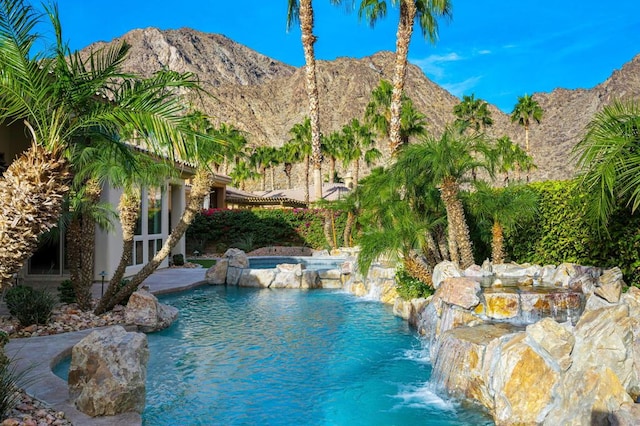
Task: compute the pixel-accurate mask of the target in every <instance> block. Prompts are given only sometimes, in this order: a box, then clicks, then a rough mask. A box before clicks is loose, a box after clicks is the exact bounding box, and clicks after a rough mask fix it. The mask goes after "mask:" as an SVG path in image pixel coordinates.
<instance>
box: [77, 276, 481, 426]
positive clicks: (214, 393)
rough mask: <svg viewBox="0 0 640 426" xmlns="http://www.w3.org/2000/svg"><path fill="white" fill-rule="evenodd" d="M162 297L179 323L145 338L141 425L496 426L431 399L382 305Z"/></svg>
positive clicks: (410, 342) (407, 339)
mask: <svg viewBox="0 0 640 426" xmlns="http://www.w3.org/2000/svg"><path fill="white" fill-rule="evenodd" d="M160 299H161V301H162V302H163V303H167V304H170V305H173V306H176V307H177V308H178V309H180V317H179V319H178V321H177V322H176V323H175V324H174V325H173V326H171V327H170V328H169V329H166V330H163V331H161V332H157V333H152V334H149V335H148V338H149V349H150V353H151V356H150V359H149V365H148V375H147V376H148V377H147V405H146V410H145V412H144V413H143V424H144V425H148V426H156V425H337V426H341V425H345V426H351V425H409V426H410V425H448V426H451V425H474V426H475V425H488V424H493V423H492V422H491V420H490V419H489V418H488V417H487V416H486V415H484V414H482V413H481V412H480V411H476V410H474V409H472V408H466V409H465V408H463V407H461V405H460V404H458V403H454V402H452V401H450V400H447V399H443V398H441V397H440V396H438V395H437V394H436V393H435V392H433V391H432V387H431V385H430V384H429V383H428V380H429V376H430V374H431V365H430V364H429V363H428V362H427V361H426V355H427V354H426V351H425V350H424V349H423V347H422V344H421V341H420V340H419V338H418V336H417V335H416V334H415V332H413V331H412V330H411V329H410V328H409V327H408V326H407V324H406V322H404V321H402V320H401V319H399V318H396V317H394V316H393V315H392V313H391V310H390V308H389V307H387V306H385V305H383V304H381V303H378V302H370V301H363V300H362V299H358V298H356V297H354V296H352V295H349V294H346V293H343V292H339V291H331V290H318V291H298V290H269V289H248V288H238V287H223V286H215V287H214V286H205V287H200V288H197V289H195V290H191V291H189V292H183V293H178V294H174V295H167V296H162V297H161V298H160ZM67 369H68V366H67Z"/></svg>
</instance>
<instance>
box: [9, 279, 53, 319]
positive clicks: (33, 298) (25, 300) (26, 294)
mask: <svg viewBox="0 0 640 426" xmlns="http://www.w3.org/2000/svg"><path fill="white" fill-rule="evenodd" d="M5 299H6V303H7V309H9V313H10V314H11V315H13V316H14V317H16V318H17V319H18V321H19V322H20V324H21V325H23V326H28V325H32V324H46V323H47V322H49V319H51V313H52V312H53V308H54V307H55V305H56V300H55V298H54V297H53V296H52V295H51V294H49V293H48V292H46V291H43V290H34V289H33V288H31V287H26V286H17V287H12V288H10V289H9V290H8V291H7V294H6V296H5Z"/></svg>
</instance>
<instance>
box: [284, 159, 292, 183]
mask: <svg viewBox="0 0 640 426" xmlns="http://www.w3.org/2000/svg"><path fill="white" fill-rule="evenodd" d="M292 168H293V166H292V164H291V163H285V164H284V174H285V175H286V176H287V189H291V188H292V186H291V169H292Z"/></svg>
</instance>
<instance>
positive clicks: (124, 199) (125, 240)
mask: <svg viewBox="0 0 640 426" xmlns="http://www.w3.org/2000/svg"><path fill="white" fill-rule="evenodd" d="M118 210H119V211H120V226H121V228H122V255H121V256H120V263H118V266H117V267H116V270H115V272H114V273H113V275H112V276H111V280H109V285H108V286H107V292H106V293H105V294H104V295H103V296H102V300H100V303H99V304H98V306H97V307H96V310H95V313H96V314H97V315H99V314H101V313H103V312H104V311H101V309H102V303H103V302H102V301H103V300H110V299H112V298H113V297H114V296H115V295H116V293H117V292H118V290H119V289H120V283H121V282H122V278H123V277H124V273H125V270H126V269H127V265H129V262H130V261H131V254H132V253H133V244H134V241H133V239H134V236H135V231H136V222H137V221H138V216H140V190H139V189H137V188H131V189H128V190H125V191H124V192H123V193H122V195H121V196H120V203H119V205H118Z"/></svg>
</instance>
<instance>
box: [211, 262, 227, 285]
mask: <svg viewBox="0 0 640 426" xmlns="http://www.w3.org/2000/svg"><path fill="white" fill-rule="evenodd" d="M228 269H229V259H220V260H218V261H217V262H216V264H215V265H213V266H212V267H210V268H209V269H207V272H206V273H205V278H206V279H207V282H208V283H209V284H213V285H224V284H226V283H227V270H228Z"/></svg>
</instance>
